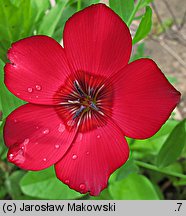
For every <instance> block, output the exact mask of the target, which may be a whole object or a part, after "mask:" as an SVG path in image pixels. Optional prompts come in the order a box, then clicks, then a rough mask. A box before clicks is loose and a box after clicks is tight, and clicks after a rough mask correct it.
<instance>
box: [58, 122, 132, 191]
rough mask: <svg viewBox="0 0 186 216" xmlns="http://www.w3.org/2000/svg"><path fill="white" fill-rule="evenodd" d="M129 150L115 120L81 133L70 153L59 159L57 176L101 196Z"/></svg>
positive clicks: (76, 187)
mask: <svg viewBox="0 0 186 216" xmlns="http://www.w3.org/2000/svg"><path fill="white" fill-rule="evenodd" d="M128 155H129V149H128V145H127V142H126V140H125V138H124V136H123V134H122V132H121V130H120V129H119V128H118V127H116V126H115V125H114V124H113V123H112V122H109V121H108V122H107V125H105V126H103V127H99V128H98V129H96V130H91V131H90V132H86V133H78V135H77V138H76V141H75V142H74V143H73V145H72V147H71V148H70V149H69V151H68V153H67V154H66V155H65V156H64V157H63V158H62V160H61V161H59V162H58V163H57V164H56V166H55V168H56V175H57V177H58V178H59V179H60V180H61V181H63V182H64V183H65V184H68V185H69V187H70V188H72V189H75V190H77V191H79V192H81V193H87V192H88V191H90V194H91V195H98V194H99V193H100V192H101V190H103V189H104V188H105V187H106V186H107V181H108V178H109V176H110V174H111V173H112V172H113V171H114V170H115V169H117V168H118V167H120V166H121V165H122V164H124V163H125V161H126V160H127V159H128Z"/></svg>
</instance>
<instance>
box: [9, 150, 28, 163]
mask: <svg viewBox="0 0 186 216" xmlns="http://www.w3.org/2000/svg"><path fill="white" fill-rule="evenodd" d="M9 160H10V161H12V162H14V163H15V164H17V165H19V164H23V163H24V162H25V157H24V151H23V149H22V148H21V149H19V150H18V151H17V152H16V153H15V154H10V155H9Z"/></svg>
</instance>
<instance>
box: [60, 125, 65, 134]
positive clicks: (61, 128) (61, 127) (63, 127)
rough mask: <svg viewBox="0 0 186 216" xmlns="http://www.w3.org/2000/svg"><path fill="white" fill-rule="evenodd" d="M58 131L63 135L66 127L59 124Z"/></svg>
mask: <svg viewBox="0 0 186 216" xmlns="http://www.w3.org/2000/svg"><path fill="white" fill-rule="evenodd" d="M58 131H59V132H60V133H63V132H64V131H65V125H64V124H62V123H60V124H59V127H58Z"/></svg>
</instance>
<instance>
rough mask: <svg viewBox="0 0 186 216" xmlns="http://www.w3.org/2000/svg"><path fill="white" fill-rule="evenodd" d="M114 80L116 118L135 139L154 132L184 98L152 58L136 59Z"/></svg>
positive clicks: (127, 134) (114, 111)
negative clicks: (181, 98)
mask: <svg viewBox="0 0 186 216" xmlns="http://www.w3.org/2000/svg"><path fill="white" fill-rule="evenodd" d="M112 82H113V83H114V91H115V92H114V95H115V98H114V106H113V116H112V118H113V119H114V120H115V121H116V123H117V124H118V125H119V126H120V127H121V128H122V129H123V131H124V133H125V135H126V136H129V137H132V138H138V139H144V138H148V137H150V136H152V135H154V134H155V133H156V132H157V131H158V130H159V129H160V127H161V126H162V125H163V124H164V123H165V121H166V120H167V119H168V118H169V116H170V114H171V112H172V111H173V109H174V108H175V106H176V105H177V103H178V102H179V100H180V93H179V92H178V91H177V90H176V89H175V88H174V87H173V86H172V85H171V84H170V83H169V82H168V81H167V79H166V78H165V76H164V75H163V73H162V72H161V71H160V69H159V68H158V67H157V65H156V64H155V63H154V62H153V61H152V60H150V59H140V60H137V61H135V62H132V63H131V64H129V65H128V66H126V67H125V68H124V69H122V70H121V71H120V72H118V73H117V74H115V76H113V77H112Z"/></svg>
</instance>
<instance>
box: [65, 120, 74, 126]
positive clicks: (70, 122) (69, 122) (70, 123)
mask: <svg viewBox="0 0 186 216" xmlns="http://www.w3.org/2000/svg"><path fill="white" fill-rule="evenodd" d="M67 125H68V126H73V125H75V121H74V120H69V121H68V122H67Z"/></svg>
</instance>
